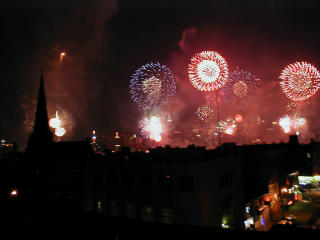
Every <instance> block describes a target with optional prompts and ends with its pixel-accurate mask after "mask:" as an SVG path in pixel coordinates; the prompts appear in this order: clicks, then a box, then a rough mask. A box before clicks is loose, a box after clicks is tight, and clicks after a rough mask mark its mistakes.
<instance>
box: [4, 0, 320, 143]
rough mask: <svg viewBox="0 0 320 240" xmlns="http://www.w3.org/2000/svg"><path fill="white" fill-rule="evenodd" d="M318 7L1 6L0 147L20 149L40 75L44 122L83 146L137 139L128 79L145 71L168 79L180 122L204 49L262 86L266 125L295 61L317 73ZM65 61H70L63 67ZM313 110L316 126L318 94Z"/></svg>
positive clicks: (251, 0)
mask: <svg viewBox="0 0 320 240" xmlns="http://www.w3.org/2000/svg"><path fill="white" fill-rule="evenodd" d="M316 3H317V1H309V0H306V1H293V0H291V1H279V0H268V1H267V0H266V1H256V0H248V1H232V0H227V1H222V0H221V1H212V0H194V1H180V0H179V1H174V0H172V1H169V0H155V1H146V0H143V1H142V0H137V1H136V0H119V1H115V0H113V1H112V0H68V1H65V0H56V1H51V0H46V1H43V0H42V1H40V0H20V1H18V0H16V1H12V0H11V1H1V3H0V6H1V15H0V24H1V25H0V26H1V43H2V44H1V46H2V48H1V49H2V50H1V52H2V57H1V65H0V105H1V118H0V119H1V120H0V137H1V138H5V139H7V140H8V141H11V142H12V141H17V142H18V143H19V144H21V145H23V144H25V142H26V140H27V137H28V136H29V134H30V132H31V127H32V124H33V122H32V121H33V117H34V107H35V101H36V98H37V91H38V85H39V79H40V72H41V69H43V71H44V79H45V88H46V95H47V104H48V113H49V117H52V116H53V115H54V113H55V111H56V110H58V111H59V112H61V114H63V115H64V117H65V118H66V119H67V120H68V124H69V125H70V126H69V127H70V132H69V134H68V135H67V136H66V137H65V138H64V139H65V140H70V139H73V140H84V139H85V137H87V136H89V135H90V133H91V131H92V130H96V131H97V133H98V135H99V133H100V134H102V133H107V132H113V131H115V130H120V131H124V132H128V133H132V132H135V131H137V127H138V124H137V121H138V119H139V117H141V113H140V112H139V110H138V108H137V106H136V105H135V104H134V103H133V102H132V101H131V100H130V96H129V86H128V84H129V79H130V75H131V74H132V73H133V72H134V71H135V70H136V69H137V68H139V67H140V66H141V65H144V64H146V63H148V62H150V61H159V62H161V63H162V64H165V65H166V66H168V67H169V68H170V69H171V70H172V72H173V74H174V76H175V80H176V82H177V99H175V100H174V102H173V103H171V105H170V104H169V105H170V108H176V109H180V110H181V111H183V112H184V113H186V108H185V107H183V106H181V102H182V101H181V99H183V102H184V104H185V105H188V104H192V103H193V102H194V101H197V100H195V99H197V96H199V91H197V90H195V89H194V88H193V87H192V86H191V84H190V83H189V82H188V79H187V65H188V63H189V60H190V58H191V57H192V56H193V55H194V54H195V53H196V52H198V51H200V50H207V49H212V50H215V51H218V52H219V53H220V54H221V55H223V56H224V57H225V59H226V60H227V61H228V64H229V68H230V69H234V68H235V67H237V66H241V67H243V68H245V69H246V70H248V71H250V72H251V73H253V74H254V75H256V76H259V78H261V80H262V81H263V84H265V86H266V88H265V89H266V90H263V91H262V93H261V99H263V100H264V101H265V102H263V103H261V105H263V106H264V107H265V109H264V110H263V112H264V114H265V115H268V113H270V120H272V118H276V117H278V115H279V114H280V113H279V114H278V113H276V115H273V113H274V112H275V109H274V108H275V105H277V102H278V100H279V99H280V101H285V100H284V99H285V97H284V96H283V94H282V95H281V92H280V89H279V87H278V85H277V84H276V82H277V81H278V76H279V74H280V72H281V70H282V69H283V68H284V67H285V66H286V65H288V64H290V63H293V62H295V61H307V62H310V63H312V64H314V65H315V66H316V67H317V68H320V58H319V56H320V55H319V53H320V51H319V50H320V44H319V43H320V41H319V40H320V28H319V23H320V21H319V20H320V15H319V10H320V9H319V8H318V7H317V5H316ZM61 51H65V52H66V57H65V58H64V60H63V62H62V63H59V55H60V53H61ZM186 96H189V97H188V98H186ZM194 96H195V98H193V97H194ZM179 99H180V100H179ZM273 101H274V102H273ZM312 101H313V102H312V104H310V107H309V108H308V109H307V110H308V111H309V112H311V113H310V114H311V115H312V116H311V118H314V119H315V121H314V122H313V124H314V125H319V126H320V122H319V121H317V120H316V119H318V116H319V113H318V112H319V110H318V109H319V104H318V103H319V93H317V95H316V96H314V97H313V100H312ZM265 103H270V104H269V105H268V104H265ZM267 105H268V106H270V107H269V108H268V107H266V106H267ZM168 108H169V107H168ZM316 111H318V112H316ZM277 114H278V115H277ZM186 118H187V117H186ZM266 118H268V116H266ZM180 119H183V117H181V115H180ZM67 130H68V129H67Z"/></svg>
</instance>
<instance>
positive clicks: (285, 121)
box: [279, 116, 292, 133]
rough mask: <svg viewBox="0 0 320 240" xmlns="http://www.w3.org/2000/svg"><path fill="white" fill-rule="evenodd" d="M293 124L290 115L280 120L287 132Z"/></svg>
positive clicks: (281, 125)
mask: <svg viewBox="0 0 320 240" xmlns="http://www.w3.org/2000/svg"><path fill="white" fill-rule="evenodd" d="M291 124H292V122H291V119H290V117H289V116H286V117H283V118H280V120H279V125H280V127H281V128H282V130H283V131H284V132H285V133H289V132H290V128H291Z"/></svg>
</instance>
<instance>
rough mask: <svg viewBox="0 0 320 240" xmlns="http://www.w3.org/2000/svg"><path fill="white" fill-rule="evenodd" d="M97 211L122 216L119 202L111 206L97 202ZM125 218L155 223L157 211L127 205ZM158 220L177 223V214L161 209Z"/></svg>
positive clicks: (150, 208)
mask: <svg viewBox="0 0 320 240" xmlns="http://www.w3.org/2000/svg"><path fill="white" fill-rule="evenodd" d="M97 211H99V212H109V213H110V215H111V216H113V217H120V216H121V205H120V204H119V203H118V202H117V201H110V202H109V206H105V205H104V204H103V203H102V202H101V201H98V202H97ZM124 214H125V216H126V217H128V218H131V219H137V218H140V219H141V220H143V221H147V222H154V221H156V217H157V216H156V215H155V210H154V208H152V207H151V206H148V205H142V206H141V207H138V206H137V205H136V204H132V203H127V204H126V205H125V213H124ZM158 220H159V222H161V223H169V224H172V223H174V222H175V214H174V211H173V209H169V208H160V209H159V215H158Z"/></svg>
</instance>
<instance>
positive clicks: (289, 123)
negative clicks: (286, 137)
mask: <svg viewBox="0 0 320 240" xmlns="http://www.w3.org/2000/svg"><path fill="white" fill-rule="evenodd" d="M305 124H306V119H305V118H302V117H296V116H293V117H289V116H285V117H282V118H280V119H279V125H280V127H281V128H282V130H283V132H284V133H289V132H290V131H291V130H293V131H295V132H296V133H297V132H298V131H297V130H298V129H300V128H301V127H303V126H304V125H305ZM299 133H300V132H299Z"/></svg>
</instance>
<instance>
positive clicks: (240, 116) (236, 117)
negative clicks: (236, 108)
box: [234, 114, 243, 123]
mask: <svg viewBox="0 0 320 240" xmlns="http://www.w3.org/2000/svg"><path fill="white" fill-rule="evenodd" d="M242 119H243V118H242V115H241V114H237V115H236V116H235V117H234V120H236V121H237V122H239V123H240V122H242Z"/></svg>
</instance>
